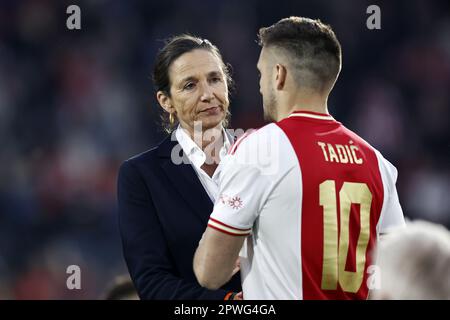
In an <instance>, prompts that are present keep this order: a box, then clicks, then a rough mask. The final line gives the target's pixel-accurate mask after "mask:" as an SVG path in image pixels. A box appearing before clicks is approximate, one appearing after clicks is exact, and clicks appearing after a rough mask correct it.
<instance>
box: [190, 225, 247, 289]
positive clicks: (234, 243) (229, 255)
mask: <svg viewBox="0 0 450 320" xmlns="http://www.w3.org/2000/svg"><path fill="white" fill-rule="evenodd" d="M245 238H246V237H245V236H234V235H229V234H226V233H224V232H220V231H217V230H215V229H213V228H211V227H207V228H206V231H205V233H204V234H203V237H202V239H201V240H200V243H199V246H198V248H197V250H196V252H195V256H194V272H195V276H196V277H197V280H198V282H199V283H200V285H201V286H202V287H205V288H208V289H212V290H215V289H217V288H220V287H221V286H222V285H223V284H224V283H226V282H227V281H228V280H229V279H230V278H231V277H232V276H233V273H234V272H236V270H234V269H235V264H236V260H237V258H238V255H239V251H240V250H241V247H242V244H243V243H244V240H245Z"/></svg>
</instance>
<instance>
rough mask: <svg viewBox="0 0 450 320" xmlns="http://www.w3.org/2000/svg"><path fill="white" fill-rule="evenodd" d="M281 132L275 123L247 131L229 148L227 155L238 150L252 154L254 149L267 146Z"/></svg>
mask: <svg viewBox="0 0 450 320" xmlns="http://www.w3.org/2000/svg"><path fill="white" fill-rule="evenodd" d="M280 133H281V130H280V129H279V128H278V127H277V125H276V124H275V123H269V124H267V125H265V126H263V127H261V128H259V129H248V130H247V131H246V132H245V133H244V134H243V135H242V136H240V137H239V138H238V139H236V142H235V143H234V144H233V146H232V147H231V148H230V151H229V153H230V154H235V153H236V152H237V150H238V149H240V150H241V151H239V152H242V150H246V151H247V152H250V153H251V152H254V151H255V150H256V149H259V148H261V147H266V146H268V145H269V144H270V143H271V142H272V143H273V140H274V139H275V138H276V137H278V135H279V134H280Z"/></svg>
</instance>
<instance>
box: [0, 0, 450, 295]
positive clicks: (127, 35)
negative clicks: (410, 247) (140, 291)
mask: <svg viewBox="0 0 450 320" xmlns="http://www.w3.org/2000/svg"><path fill="white" fill-rule="evenodd" d="M70 4H77V5H78V6H79V7H80V9H81V30H68V29H67V28H66V19H67V18H68V16H69V15H68V14H67V13H66V8H67V6H68V5H70ZM370 4H377V5H379V6H380V8H381V30H368V29H367V27H366V20H367V18H368V17H369V14H367V13H366V8H367V7H368V6H369V5H370ZM291 15H299V16H308V17H311V18H320V19H321V20H322V21H324V22H326V23H329V24H331V25H332V27H333V29H334V30H335V32H336V34H337V36H338V39H339V40H340V42H341V44H342V47H343V69H342V72H341V75H340V78H339V80H338V82H337V84H336V86H335V89H334V91H333V93H332V96H331V100H330V101H329V108H330V112H331V113H332V115H333V116H334V117H335V118H337V119H338V120H340V121H341V122H342V123H343V124H344V125H346V126H347V127H348V128H350V129H352V130H354V131H355V132H356V133H358V134H359V135H360V136H362V137H363V138H365V139H366V140H367V141H369V142H370V143H371V144H372V145H373V146H374V147H376V148H377V149H379V150H380V151H381V152H382V153H383V154H384V155H385V157H386V158H387V159H389V160H390V161H391V162H392V163H393V164H394V165H395V166H396V167H397V168H398V170H399V178H398V183H397V186H398V190H399V195H400V201H401V203H402V205H403V208H404V212H405V215H406V216H407V217H408V218H410V219H417V218H420V219H425V220H429V221H433V222H438V223H441V224H444V225H446V226H447V227H449V226H450V2H449V1H447V0H443V1H426V0H413V1H370V2H366V1H356V0H355V1H324V0H314V1H301V0H295V1H284V0H277V1H257V0H246V1H241V0H227V1H219V0H215V1H206V0H203V1H201V0H189V1H171V0H164V1H152V0H149V1H106V0H103V1H101V0H97V1H70V2H68V1H56V0H54V1H51V0H29V1H13V0H10V1H7V0H1V1H0V299H99V298H100V297H101V295H102V294H103V292H104V291H105V290H106V288H107V287H108V286H109V285H110V284H111V282H112V280H113V279H114V277H116V276H117V275H120V274H124V273H125V274H126V273H127V270H126V266H125V263H124V260H123V257H122V251H121V244H120V237H119V232H118V226H117V208H116V178H117V171H118V168H119V165H120V164H121V163H122V162H123V161H124V160H125V159H127V158H129V157H131V156H132V155H135V154H137V153H140V152H142V151H145V150H147V149H149V148H150V147H152V146H153V145H155V144H156V143H158V142H159V141H160V140H161V139H162V138H163V137H164V133H163V131H162V130H161V128H160V125H159V106H158V105H157V104H156V100H155V98H154V90H153V86H152V82H151V71H152V67H153V62H154V59H155V55H156V53H157V51H158V49H159V48H161V47H162V45H163V41H162V40H163V39H165V38H167V37H169V36H171V35H176V34H180V33H184V32H190V33H193V34H195V35H198V36H201V37H204V38H208V39H209V40H211V41H212V42H213V43H214V44H216V45H217V46H218V47H219V49H220V50H221V51H222V55H223V57H224V60H225V61H226V62H229V63H230V64H231V65H232V67H233V77H234V80H235V82H236V88H237V90H236V92H235V93H234V95H233V97H232V103H231V112H232V122H231V127H233V128H243V129H248V128H255V127H259V126H261V125H263V124H264V122H263V119H262V99H261V96H260V94H259V87H258V76H257V72H256V62H257V59H258V55H259V50H260V49H259V47H258V45H257V44H256V38H257V37H256V35H257V31H258V29H259V27H261V26H268V25H271V24H273V23H274V22H276V21H278V20H279V19H281V18H283V17H286V16H291ZM73 264H75V265H79V266H80V268H81V279H82V290H68V289H67V287H66V279H67V277H68V274H66V268H67V267H68V266H69V265H73Z"/></svg>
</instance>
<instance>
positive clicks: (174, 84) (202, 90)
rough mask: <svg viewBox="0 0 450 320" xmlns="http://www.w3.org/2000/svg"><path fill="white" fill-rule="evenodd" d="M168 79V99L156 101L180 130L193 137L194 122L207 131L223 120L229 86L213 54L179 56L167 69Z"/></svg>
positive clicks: (196, 51)
mask: <svg viewBox="0 0 450 320" xmlns="http://www.w3.org/2000/svg"><path fill="white" fill-rule="evenodd" d="M169 79H170V83H171V87H170V95H171V96H170V97H165V98H164V99H162V100H163V103H161V100H160V99H158V100H160V103H161V105H162V106H163V108H164V109H165V110H166V111H168V112H172V113H174V114H175V115H176V117H177V119H178V121H179V122H180V124H181V126H182V127H183V128H185V129H187V130H188V131H189V132H191V133H193V132H194V122H196V121H199V122H201V124H202V130H206V129H210V128H213V127H216V126H218V125H219V124H221V122H222V121H223V120H224V119H225V116H226V113H227V110H228V106H229V100H228V86H227V81H226V77H225V73H224V72H223V70H222V64H221V61H220V60H219V58H218V57H217V56H215V55H214V54H213V53H211V52H209V51H207V50H203V49H196V50H193V51H190V52H187V53H185V54H183V55H181V56H180V57H178V58H177V59H176V60H175V61H174V62H173V63H172V64H171V66H170V67H169ZM197 125H198V124H197Z"/></svg>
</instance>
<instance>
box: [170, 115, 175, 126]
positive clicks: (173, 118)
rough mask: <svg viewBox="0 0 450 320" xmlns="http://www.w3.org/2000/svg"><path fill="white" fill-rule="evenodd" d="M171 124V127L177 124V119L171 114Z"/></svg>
mask: <svg viewBox="0 0 450 320" xmlns="http://www.w3.org/2000/svg"><path fill="white" fill-rule="evenodd" d="M169 123H170V126H171V127H172V126H173V125H174V124H175V117H174V116H173V113H169Z"/></svg>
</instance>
